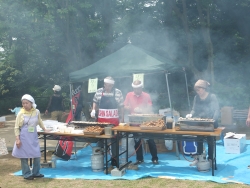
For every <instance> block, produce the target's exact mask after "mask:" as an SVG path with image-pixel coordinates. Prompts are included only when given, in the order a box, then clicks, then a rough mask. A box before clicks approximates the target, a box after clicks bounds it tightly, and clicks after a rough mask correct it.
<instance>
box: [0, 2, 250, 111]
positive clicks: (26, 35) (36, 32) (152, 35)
mask: <svg viewBox="0 0 250 188" xmlns="http://www.w3.org/2000/svg"><path fill="white" fill-rule="evenodd" d="M183 2H186V7H187V9H186V11H187V12H186V13H187V18H188V19H187V22H186V24H188V26H189V30H190V33H191V38H190V40H191V41H192V43H193V52H192V53H193V54H192V56H193V59H194V65H195V66H196V67H197V68H198V70H200V71H201V73H203V72H202V71H206V70H207V64H208V63H207V62H208V50H207V48H206V45H207V43H206V41H205V40H204V36H203V34H204V33H202V28H203V27H204V28H209V36H210V37H211V40H212V44H213V54H212V55H213V57H212V58H213V63H214V73H215V82H216V85H215V86H214V88H213V92H215V93H216V94H217V95H218V98H219V99H220V103H221V105H229V106H237V108H245V107H246V106H247V105H248V104H249V102H250V101H249V97H248V93H249V92H250V87H249V83H248V81H247V80H248V77H247V75H249V71H250V70H249V54H250V35H249V32H250V25H249V24H247V23H249V22H250V17H249V16H246V15H248V12H249V11H250V1H249V0H241V1H228V0H221V1H213V0H202V1H199V2H198V3H200V4H199V6H200V8H201V9H200V10H201V14H199V12H198V9H197V6H198V4H197V1H196V0H190V1H173V0H169V1H164V0H158V1H148V0H145V1H142V0H126V1H117V0H109V1H103V0H94V1H93V0H81V1H75V0H60V1H49V0H44V1H40V0H32V1H31V0H19V1H16V0H0V47H2V48H3V49H4V51H3V52H0V94H1V96H2V97H7V96H11V97H16V98H20V96H22V95H23V94H24V93H30V94H31V95H33V96H35V97H45V98H46V97H49V96H50V94H51V88H52V87H53V85H55V84H59V85H61V86H63V95H64V96H65V98H67V101H66V102H65V103H66V104H67V105H68V106H69V104H70V101H69V100H68V98H69V87H68V85H69V84H68V75H69V73H70V72H72V71H76V70H79V69H81V68H83V67H86V66H88V65H90V64H91V63H94V62H95V61H97V60H99V59H100V58H102V57H105V56H106V55H108V54H110V53H111V52H113V51H115V50H117V49H119V48H120V47H122V46H124V45H125V44H126V43H127V42H128V41H129V42H132V43H133V44H134V45H136V46H139V47H142V48H144V49H146V50H149V51H152V52H154V53H157V54H159V55H161V56H164V57H167V58H170V59H172V60H173V61H175V62H177V63H179V64H181V65H183V66H184V67H186V68H187V69H188V70H189V71H190V70H191V69H192V67H189V64H188V57H189V55H190V54H189V51H188V48H189V46H188V43H187V40H188V38H187V35H186V31H185V28H184V25H183V19H184V17H180V15H179V14H178V12H177V11H176V9H178V10H179V11H180V13H181V14H182V13H184V9H183ZM201 15H202V17H203V18H204V19H203V20H202V19H201ZM208 20H209V22H208ZM204 28H203V29H204ZM135 66H136V65H135ZM195 76H196V72H192V73H190V74H189V75H188V85H189V90H190V91H189V94H190V98H191V100H192V98H193V95H194V93H193V83H194V82H195V81H196V80H195V79H196V78H195ZM173 77H174V79H172V78H171V77H170V83H171V84H173V85H170V91H171V98H172V100H173V101H172V103H173V104H172V105H173V107H174V108H176V109H177V110H178V109H185V108H187V98H186V91H185V87H184V86H185V81H184V79H179V78H183V74H182V73H179V75H177V76H173ZM160 82H161V83H162V84H164V85H165V78H162V79H161V80H160ZM153 86H154V87H155V88H156V86H155V85H154V84H153ZM183 88H184V89H183ZM157 89H158V90H159V91H157V92H158V94H157V96H158V99H155V100H156V101H157V100H158V101H159V105H162V106H164V107H168V105H169V104H168V101H167V100H166V101H165V100H164V101H163V102H162V100H161V96H164V97H165V96H166V95H167V92H166V90H165V88H164V89H162V88H157ZM150 90H153V89H152V88H150Z"/></svg>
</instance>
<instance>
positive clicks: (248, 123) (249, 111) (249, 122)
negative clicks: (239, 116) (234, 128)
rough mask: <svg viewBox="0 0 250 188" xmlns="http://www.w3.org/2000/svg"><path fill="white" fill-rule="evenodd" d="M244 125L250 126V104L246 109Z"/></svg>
mask: <svg viewBox="0 0 250 188" xmlns="http://www.w3.org/2000/svg"><path fill="white" fill-rule="evenodd" d="M246 125H247V126H248V127H250V106H249V109H248V116H247V120H246Z"/></svg>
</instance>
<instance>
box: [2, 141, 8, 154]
mask: <svg viewBox="0 0 250 188" xmlns="http://www.w3.org/2000/svg"><path fill="white" fill-rule="evenodd" d="M7 154H8V149H7V146H6V142H5V139H4V138H0V155H7Z"/></svg>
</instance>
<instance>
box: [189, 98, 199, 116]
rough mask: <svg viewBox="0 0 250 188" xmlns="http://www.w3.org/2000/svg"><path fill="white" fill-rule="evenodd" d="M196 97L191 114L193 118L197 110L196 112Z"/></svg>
mask: <svg viewBox="0 0 250 188" xmlns="http://www.w3.org/2000/svg"><path fill="white" fill-rule="evenodd" d="M196 97H197V96H195V97H194V102H193V107H192V110H191V112H190V114H192V116H193V115H194V114H195V110H196Z"/></svg>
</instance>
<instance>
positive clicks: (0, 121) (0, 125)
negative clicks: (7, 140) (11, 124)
mask: <svg viewBox="0 0 250 188" xmlns="http://www.w3.org/2000/svg"><path fill="white" fill-rule="evenodd" d="M5 121H6V118H5V116H2V117H0V128H3V127H5Z"/></svg>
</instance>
